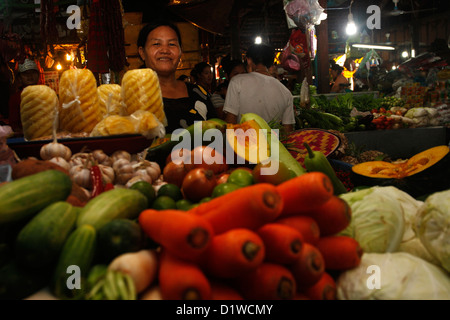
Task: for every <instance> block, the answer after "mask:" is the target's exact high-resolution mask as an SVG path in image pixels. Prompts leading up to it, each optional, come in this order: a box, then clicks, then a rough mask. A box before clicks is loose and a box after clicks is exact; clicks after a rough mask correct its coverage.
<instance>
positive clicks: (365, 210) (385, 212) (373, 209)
mask: <svg viewBox="0 0 450 320" xmlns="http://www.w3.org/2000/svg"><path fill="white" fill-rule="evenodd" d="M394 189H396V188H395V187H390V186H389V187H379V186H376V187H371V188H367V189H363V190H359V191H355V192H349V193H345V194H341V195H340V197H341V198H342V199H344V200H345V201H347V203H348V204H349V205H350V207H351V210H352V219H351V222H350V224H349V225H348V227H347V228H346V229H345V230H343V231H342V232H340V234H341V235H347V236H350V237H352V238H354V239H355V240H356V241H358V243H359V245H360V246H361V248H362V249H363V251H364V252H378V253H383V252H394V251H396V250H397V249H398V248H399V246H400V243H401V242H402V239H403V235H404V230H405V218H404V214H403V211H404V209H403V207H402V202H401V201H400V200H401V199H399V196H398V195H402V193H403V192H402V191H400V190H399V192H396V195H397V196H395V197H394V196H393V192H394V191H396V190H394ZM405 195H406V193H405ZM408 196H409V195H408ZM400 198H401V197H400Z"/></svg>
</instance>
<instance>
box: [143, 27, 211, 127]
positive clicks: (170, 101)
mask: <svg viewBox="0 0 450 320" xmlns="http://www.w3.org/2000/svg"><path fill="white" fill-rule="evenodd" d="M137 45H138V48H139V55H140V57H141V59H142V60H143V61H144V66H143V67H146V68H151V69H153V70H154V71H155V72H156V73H157V75H158V79H159V84H160V87H161V92H162V96H163V103H164V112H165V114H166V117H167V122H168V126H167V127H166V132H167V133H172V132H173V131H174V130H175V129H177V128H186V127H188V126H189V125H191V124H193V123H194V122H195V121H202V120H207V119H211V118H216V117H217V114H216V111H215V109H214V107H213V105H212V103H211V101H210V99H209V97H208V96H207V94H205V93H204V92H203V91H202V90H201V89H200V88H199V87H198V86H197V85H195V84H192V83H188V82H185V81H181V80H177V78H176V70H177V67H178V65H179V63H180V59H181V55H182V44H181V36H180V31H179V30H178V28H177V26H176V25H175V24H173V23H171V22H169V21H163V20H160V21H155V22H153V23H151V24H148V25H146V26H145V27H144V28H143V29H142V30H141V31H140V33H139V37H138V42H137Z"/></svg>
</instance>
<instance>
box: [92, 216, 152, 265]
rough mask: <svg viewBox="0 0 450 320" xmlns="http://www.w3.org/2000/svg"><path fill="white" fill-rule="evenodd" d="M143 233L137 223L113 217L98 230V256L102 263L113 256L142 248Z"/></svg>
mask: <svg viewBox="0 0 450 320" xmlns="http://www.w3.org/2000/svg"><path fill="white" fill-rule="evenodd" d="M144 244H145V234H144V232H143V230H142V229H141V226H140V225H139V223H137V222H135V221H133V220H129V219H115V220H112V221H110V222H108V223H106V224H105V225H104V226H103V227H101V228H100V229H99V230H98V233H97V247H98V256H99V259H101V261H102V262H104V263H109V262H111V261H112V260H113V259H114V258H115V257H117V256H119V255H121V254H123V253H127V252H136V251H139V250H141V249H143V248H144Z"/></svg>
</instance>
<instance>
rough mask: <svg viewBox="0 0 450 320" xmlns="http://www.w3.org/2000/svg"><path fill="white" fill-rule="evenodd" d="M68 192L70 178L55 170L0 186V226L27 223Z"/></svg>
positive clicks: (65, 196)
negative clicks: (16, 222)
mask: <svg viewBox="0 0 450 320" xmlns="http://www.w3.org/2000/svg"><path fill="white" fill-rule="evenodd" d="M71 191H72V180H70V177H69V176H68V175H67V174H65V173H63V172H61V171H58V170H45V171H41V172H38V173H35V174H32V175H29V176H25V177H22V178H19V179H17V180H13V181H11V182H8V183H6V184H4V185H2V186H0V225H1V224H5V223H7V222H13V221H23V220H27V219H30V218H31V217H33V216H34V215H35V214H36V213H38V212H39V211H41V210H42V209H44V208H45V207H47V206H48V205H49V204H52V203H53V202H56V201H61V200H66V199H67V197H68V196H69V194H70V192H71Z"/></svg>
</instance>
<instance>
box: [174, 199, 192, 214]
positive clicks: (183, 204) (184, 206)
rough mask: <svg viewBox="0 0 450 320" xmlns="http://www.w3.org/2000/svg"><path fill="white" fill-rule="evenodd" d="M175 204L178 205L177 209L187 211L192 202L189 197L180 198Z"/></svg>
mask: <svg viewBox="0 0 450 320" xmlns="http://www.w3.org/2000/svg"><path fill="white" fill-rule="evenodd" d="M175 205H176V206H177V209H179V210H183V211H187V210H189V209H190V208H191V206H192V202H191V201H190V200H188V199H180V200H178V201H177V202H175Z"/></svg>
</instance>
